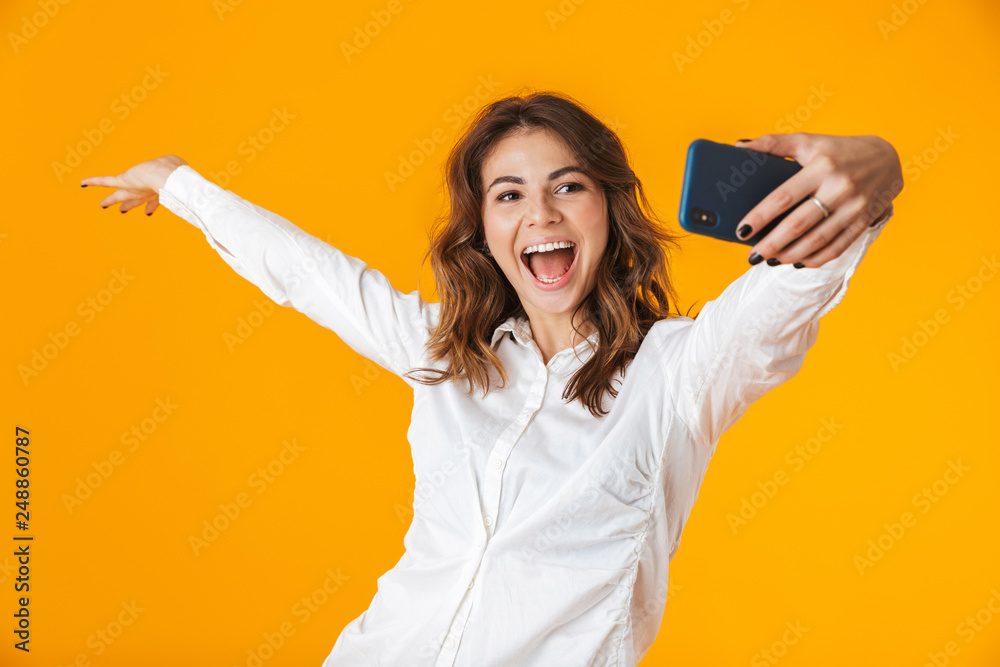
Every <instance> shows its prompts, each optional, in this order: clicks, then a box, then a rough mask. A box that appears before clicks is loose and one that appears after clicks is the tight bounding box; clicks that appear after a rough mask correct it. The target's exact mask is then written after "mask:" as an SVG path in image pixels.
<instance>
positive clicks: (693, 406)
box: [657, 205, 893, 446]
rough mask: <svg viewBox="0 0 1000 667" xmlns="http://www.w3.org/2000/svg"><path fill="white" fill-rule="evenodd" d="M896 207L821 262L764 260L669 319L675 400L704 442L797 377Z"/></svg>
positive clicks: (666, 346) (665, 344) (664, 356)
mask: <svg viewBox="0 0 1000 667" xmlns="http://www.w3.org/2000/svg"><path fill="white" fill-rule="evenodd" d="M892 215H893V210H892V206H891V205H890V207H889V210H888V211H887V212H886V213H885V214H884V215H883V217H882V218H881V219H880V221H879V222H878V223H876V224H875V225H874V226H873V227H869V228H867V229H866V230H865V231H864V232H862V234H861V236H859V237H858V238H857V239H855V240H854V242H853V243H852V244H851V245H850V246H849V247H848V248H847V249H845V250H844V252H843V253H841V255H840V256H838V257H836V258H834V259H832V260H830V261H828V262H827V263H825V264H824V265H823V266H819V267H816V268H808V267H807V268H803V269H796V268H793V267H792V266H790V265H786V264H779V265H777V266H768V265H766V264H758V265H756V266H753V267H751V268H750V269H748V270H747V271H746V272H745V273H744V274H743V275H742V276H740V277H739V278H737V279H736V280H735V281H733V282H732V283H731V284H730V285H729V286H728V287H727V288H726V289H725V290H724V291H723V292H722V294H721V295H720V296H719V297H718V298H717V299H715V300H713V301H709V302H708V303H706V304H705V306H704V307H703V308H702V310H701V312H700V313H699V314H698V315H697V317H696V318H695V319H693V320H692V319H691V318H689V317H678V318H671V319H669V320H664V321H662V324H664V325H665V326H664V327H663V329H662V332H663V333H662V334H661V335H660V336H658V338H657V340H658V343H659V345H660V359H661V361H662V362H663V365H664V371H665V372H667V373H669V374H671V375H672V376H674V377H675V378H676V381H675V382H672V383H671V386H672V387H673V392H672V394H671V397H670V398H671V401H672V404H673V407H674V410H675V411H676V414H677V416H678V417H679V418H680V419H681V421H682V422H683V423H684V424H685V425H686V426H687V428H688V430H689V431H690V432H691V433H692V435H693V437H694V438H695V440H696V441H697V442H698V443H699V444H703V445H705V446H712V445H714V444H716V443H717V442H718V440H719V438H720V437H721V436H722V434H723V433H725V432H726V431H727V430H728V429H729V428H730V427H732V426H733V424H735V423H736V422H737V421H738V420H739V419H740V417H742V416H743V414H744V413H745V412H746V411H747V410H748V409H749V407H750V406H751V405H752V404H753V403H754V401H756V400H757V399H758V398H760V397H761V396H763V395H764V394H766V393H767V392H768V391H770V390H771V389H774V388H775V387H777V386H778V385H780V384H782V383H784V382H786V381H787V380H789V379H790V378H791V377H793V376H794V375H795V374H796V373H797V372H798V371H799V369H800V368H801V367H802V364H803V362H804V360H805V354H806V352H807V351H808V350H809V348H811V347H812V346H813V344H814V343H815V342H816V338H817V336H818V332H819V320H820V318H821V317H822V316H823V315H825V314H827V313H828V312H830V310H832V309H833V308H834V307H835V306H836V305H837V304H838V303H840V301H841V300H842V299H843V298H844V295H845V293H846V291H847V287H848V284H849V281H850V278H851V276H853V275H854V272H855V271H856V269H857V268H858V265H859V264H860V262H861V260H862V258H863V257H864V256H865V254H866V252H867V250H868V248H869V247H870V246H871V244H872V243H873V242H874V241H875V239H876V238H878V236H879V234H881V232H882V229H883V228H884V226H885V224H886V222H887V221H888V220H889V219H890V218H891V217H892Z"/></svg>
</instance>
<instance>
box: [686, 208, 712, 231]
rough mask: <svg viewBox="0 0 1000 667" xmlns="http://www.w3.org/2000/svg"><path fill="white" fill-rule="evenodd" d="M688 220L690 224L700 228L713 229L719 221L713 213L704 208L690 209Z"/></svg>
mask: <svg viewBox="0 0 1000 667" xmlns="http://www.w3.org/2000/svg"><path fill="white" fill-rule="evenodd" d="M689 219H690V221H691V224H693V225H699V226H701V227H715V225H716V223H717V222H718V221H719V219H718V217H717V216H716V215H715V211H710V210H708V209H706V208H692V209H691V213H690V215H689Z"/></svg>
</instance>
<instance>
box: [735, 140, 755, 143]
mask: <svg viewBox="0 0 1000 667" xmlns="http://www.w3.org/2000/svg"><path fill="white" fill-rule="evenodd" d="M741 141H753V139H737V140H736V143H739V142H741Z"/></svg>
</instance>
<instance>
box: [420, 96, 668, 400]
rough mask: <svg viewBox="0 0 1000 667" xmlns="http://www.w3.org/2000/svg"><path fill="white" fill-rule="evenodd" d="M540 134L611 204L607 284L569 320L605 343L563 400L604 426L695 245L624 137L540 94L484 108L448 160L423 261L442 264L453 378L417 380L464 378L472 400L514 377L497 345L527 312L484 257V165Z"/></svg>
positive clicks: (443, 326)
mask: <svg viewBox="0 0 1000 667" xmlns="http://www.w3.org/2000/svg"><path fill="white" fill-rule="evenodd" d="M532 129H547V130H550V131H552V132H554V133H555V135H556V136H559V137H561V138H562V139H563V141H565V142H566V144H567V145H568V147H569V148H570V150H571V152H572V153H573V154H574V155H575V157H576V158H577V160H578V161H579V163H578V164H579V166H580V167H582V168H583V169H584V170H585V171H586V172H587V173H588V174H589V175H590V176H591V177H592V178H593V179H594V180H595V181H596V182H597V183H599V184H600V186H601V187H602V188H603V190H604V194H605V196H606V199H607V206H608V225H609V229H608V243H607V247H606V249H605V252H604V255H603V257H602V258H601V262H600V265H599V267H598V269H597V283H596V285H595V286H594V289H593V290H592V291H591V292H590V294H588V295H587V296H586V297H585V298H584V299H583V300H582V301H581V302H580V304H579V305H578V306H577V307H576V309H575V310H574V311H573V314H572V318H571V320H570V321H573V322H575V321H576V318H577V315H578V313H579V311H580V310H581V309H582V310H583V312H584V314H585V317H586V318H587V320H589V322H590V323H591V324H592V325H594V326H595V327H596V329H597V331H598V332H599V339H598V345H597V347H596V349H595V350H594V355H593V356H592V357H591V358H590V359H588V360H587V362H586V363H584V364H583V365H582V367H581V368H580V369H579V370H578V371H577V372H576V373H575V374H574V375H573V378H572V379H571V380H570V382H568V383H567V386H566V389H565V391H564V392H563V400H579V401H581V403H582V404H583V405H584V406H585V407H587V409H589V410H590V412H591V413H592V414H593V415H594V416H595V417H597V418H601V417H603V416H604V415H605V414H607V411H606V410H602V409H601V403H602V399H603V395H604V393H605V392H608V393H610V394H611V396H613V397H616V396H617V395H618V391H617V390H616V389H615V388H614V387H613V386H612V380H613V379H614V377H615V375H616V374H617V373H618V372H619V371H623V370H624V369H626V368H627V367H628V365H629V363H630V362H631V361H632V359H633V358H634V357H635V354H636V352H637V351H638V349H639V345H640V344H641V343H642V341H643V338H645V336H646V333H647V332H648V331H649V329H650V327H652V326H653V323H654V322H656V321H657V320H661V319H666V318H668V317H670V316H671V314H670V312H671V309H670V306H671V304H672V303H675V302H676V300H677V297H676V294H675V291H674V287H673V284H672V283H671V281H670V275H669V272H668V267H667V256H668V250H672V249H673V248H677V247H679V244H678V242H677V241H678V239H679V238H681V237H682V236H684V235H683V234H678V235H676V236H675V235H674V234H673V233H671V232H670V231H668V230H667V229H666V228H665V226H663V225H662V224H661V223H660V222H659V221H660V218H659V217H658V216H657V215H656V213H655V211H654V210H653V208H652V206H651V205H650V203H649V201H648V200H647V199H646V195H645V193H644V191H643V188H642V183H641V182H640V181H639V179H638V177H636V175H635V172H633V171H632V168H631V166H630V164H629V158H628V155H627V154H626V149H625V146H624V144H623V143H622V141H621V139H619V137H618V136H617V134H616V133H615V132H614V131H612V130H611V129H610V128H609V127H607V126H606V125H605V124H604V123H603V122H601V121H600V120H598V119H597V118H596V117H595V116H594V115H593V114H592V113H590V112H589V111H587V110H586V109H585V108H584V107H583V105H582V104H580V103H579V102H577V101H576V100H574V99H573V98H572V97H570V96H569V95H566V94H563V93H556V92H546V91H540V92H533V93H530V94H526V95H515V96H511V97H504V98H502V99H499V100H496V101H494V102H491V103H489V104H487V105H485V106H484V107H482V108H481V109H480V110H479V111H478V112H477V113H476V114H475V115H474V116H473V117H472V118H471V119H470V121H469V122H468V124H467V125H466V128H465V130H464V131H463V133H462V136H461V137H460V138H459V140H458V142H457V143H456V144H455V146H454V148H453V149H452V151H451V153H450V154H449V156H448V159H447V161H446V162H445V164H444V180H445V184H446V187H447V191H448V200H449V206H448V208H447V211H446V212H445V213H444V214H442V215H441V216H439V217H438V218H437V220H436V221H435V223H434V225H433V227H432V231H431V245H430V248H429V249H428V250H427V253H426V254H425V255H424V260H423V261H426V260H427V256H428V255H430V256H431V268H432V270H433V273H434V279H435V282H436V283H437V289H438V292H439V294H440V296H441V307H440V312H439V314H440V319H439V322H438V326H437V327H436V328H435V329H434V331H433V332H432V333H431V336H430V339H429V341H428V343H427V350H428V353H429V356H430V358H431V359H432V360H433V361H440V360H447V362H448V365H449V368H448V370H439V369H431V368H418V369H413V370H411V371H409V372H408V373H407V374H406V375H407V376H408V377H410V378H412V379H414V380H416V381H418V382H421V383H422V384H440V383H442V382H446V381H451V380H459V379H462V378H464V379H466V380H467V381H468V383H469V393H470V394H471V392H472V391H473V389H475V388H479V389H481V390H482V392H483V396H484V397H485V396H486V394H487V392H488V391H489V390H490V379H489V374H490V369H491V368H495V369H496V370H497V371H498V372H499V374H500V377H501V381H502V383H501V387H503V386H505V385H506V383H507V379H508V377H507V373H506V371H505V370H504V368H503V363H502V362H501V361H500V358H499V357H498V356H497V354H496V352H495V351H494V350H493V348H492V347H491V346H490V339H491V337H492V334H493V331H494V330H495V329H496V327H497V326H499V325H500V324H501V323H502V322H503V321H504V320H506V319H507V318H508V317H510V316H512V315H519V316H525V311H524V308H523V306H522V305H521V302H520V299H519V298H518V295H517V292H516V291H515V290H514V287H513V286H512V285H511V284H510V282H509V281H508V280H507V277H506V275H505V274H504V273H503V271H502V270H501V269H500V266H499V265H498V264H497V263H496V261H495V260H494V259H493V258H492V257H491V256H489V255H486V254H484V252H483V250H484V249H485V244H486V241H485V232H484V228H483V219H482V202H483V192H482V189H483V188H482V165H483V162H484V160H485V159H486V157H487V156H488V155H489V154H490V152H491V151H492V150H493V148H494V146H495V145H496V144H497V142H499V141H500V140H501V139H503V138H505V137H506V136H508V135H509V134H511V133H513V132H516V131H519V130H532ZM574 330H576V329H574ZM576 331H577V333H580V332H579V330H576ZM417 371H422V372H425V373H429V374H432V375H433V374H437V377H436V378H433V379H430V378H417V377H415V376H414V375H412V374H413V373H415V372H417Z"/></svg>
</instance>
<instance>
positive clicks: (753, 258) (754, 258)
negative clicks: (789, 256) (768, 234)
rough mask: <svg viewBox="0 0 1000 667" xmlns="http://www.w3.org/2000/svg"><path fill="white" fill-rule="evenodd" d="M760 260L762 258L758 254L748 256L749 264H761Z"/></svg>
mask: <svg viewBox="0 0 1000 667" xmlns="http://www.w3.org/2000/svg"><path fill="white" fill-rule="evenodd" d="M762 259H764V258H763V257H761V255H760V254H759V253H756V252H755V253H754V254H752V255H750V263H751V264H760V262H761V260H762Z"/></svg>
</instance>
